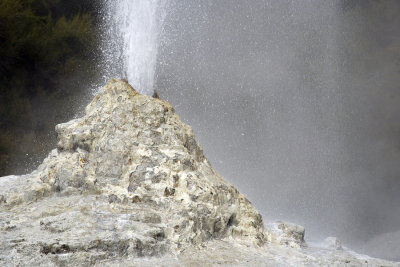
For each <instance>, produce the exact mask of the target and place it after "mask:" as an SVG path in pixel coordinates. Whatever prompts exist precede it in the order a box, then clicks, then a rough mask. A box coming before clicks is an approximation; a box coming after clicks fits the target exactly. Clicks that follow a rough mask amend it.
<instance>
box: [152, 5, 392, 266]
mask: <svg viewBox="0 0 400 267" xmlns="http://www.w3.org/2000/svg"><path fill="white" fill-rule="evenodd" d="M156 74H157V77H156V86H155V87H156V88H157V90H158V91H159V93H160V95H161V97H162V98H165V99H167V100H168V101H170V102H171V103H172V104H173V105H174V106H175V107H176V110H177V112H178V114H179V115H180V116H181V117H182V118H183V120H184V121H186V122H187V123H189V124H190V125H192V126H193V128H194V130H195V133H196V135H197V137H198V139H199V141H200V143H201V144H202V145H203V147H204V150H205V154H206V156H207V157H208V158H209V159H210V161H211V163H212V164H213V166H214V168H215V169H216V170H217V171H218V172H219V173H220V174H221V175H222V176H224V177H225V178H226V179H227V180H229V181H230V182H231V183H233V184H234V185H235V186H237V187H238V188H239V190H240V191H242V192H243V193H244V194H245V195H246V196H247V197H248V198H249V199H250V200H251V201H252V202H253V203H254V205H255V206H256V207H257V208H258V209H259V210H260V211H261V213H262V215H263V217H264V219H265V220H269V219H272V220H273V219H285V220H290V221H293V222H296V223H298V224H301V225H304V226H305V227H306V232H307V234H306V237H307V239H308V240H310V239H311V240H312V239H314V240H321V239H323V238H325V237H327V236H337V237H338V238H339V239H340V240H342V242H343V243H344V244H345V245H346V246H349V247H351V248H354V249H357V250H358V251H361V252H366V253H368V254H370V255H375V256H380V257H386V258H391V259H397V260H400V258H399V257H400V256H399V255H400V241H399V238H400V232H397V233H392V234H389V235H388V236H389V237H391V240H387V238H386V237H385V238H380V239H383V240H370V239H372V238H375V239H376V238H377V236H379V235H381V234H384V233H388V232H395V231H400V1H361V0H360V1H310V0H309V1H240V0H230V1H211V0H210V1H204V0H201V1H200V0H198V1H195V0H191V1H172V2H170V5H169V7H168V15H167V17H166V19H165V21H164V31H163V36H162V40H161V44H160V51H159V55H158V65H157V71H156ZM368 242H369V243H370V244H368Z"/></svg>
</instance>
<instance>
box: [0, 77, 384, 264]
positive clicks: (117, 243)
mask: <svg viewBox="0 0 400 267" xmlns="http://www.w3.org/2000/svg"><path fill="white" fill-rule="evenodd" d="M56 131H57V133H58V140H59V142H58V145H57V149H54V150H53V151H51V152H50V154H49V155H48V157H47V158H46V159H45V160H44V161H43V163H42V164H41V165H40V166H39V167H38V169H37V170H36V171H34V172H33V173H31V174H28V175H23V176H7V177H2V178H0V214H1V216H0V234H1V240H0V241H1V242H0V251H1V252H0V265H1V266H15V265H23V266H35V265H46V266H47V265H50V266H51V265H60V266H62V265H71V266H87V265H143V266H145V265H146V264H148V266H154V265H163V264H164V265H166V266H170V265H188V266H189V265H190V266H193V265H196V264H198V265H199V266H204V265H215V264H227V265H244V266H246V265H248V264H252V263H254V264H265V265H266V264H267V263H268V264H274V265H279V264H283V265H285V262H286V263H289V264H297V263H308V264H315V265H319V264H324V262H325V260H327V261H329V260H330V259H331V258H332V257H333V256H332V255H335V260H336V261H338V262H339V263H340V262H344V263H346V262H347V261H348V262H349V263H354V262H356V263H360V262H361V260H360V259H359V258H357V257H355V256H352V255H351V254H349V253H348V252H345V251H337V250H334V251H333V250H332V252H331V253H326V255H328V256H318V257H315V256H311V255H312V254H313V251H312V250H310V248H307V246H306V245H305V244H304V228H303V227H301V226H297V225H294V224H291V223H284V222H278V223H273V224H269V225H268V227H267V228H266V229H264V225H263V221H262V218H261V215H260V214H259V212H258V211H257V210H256V209H255V208H254V207H253V206H252V204H251V203H250V202H249V201H248V200H247V199H246V198H245V197H244V196H243V195H242V194H241V193H240V192H238V190H237V189H236V188H234V187H233V186H232V185H230V184H229V183H228V182H226V181H225V180H224V179H222V178H221V177H220V176H219V175H218V174H217V173H216V172H215V171H214V170H213V169H212V167H211V165H210V163H209V162H208V160H207V159H206V158H205V157H204V155H203V152H202V149H201V147H200V145H199V144H198V142H197V141H196V139H195V137H194V134H193V131H192V129H191V128H190V127H189V126H188V125H186V124H184V123H182V122H181V120H180V119H179V117H178V116H177V115H176V114H175V113H174V109H173V108H172V107H171V106H170V105H169V104H168V103H167V102H165V101H163V100H161V99H158V98H153V97H150V96H146V95H141V94H138V93H137V92H136V91H135V90H134V89H133V88H132V87H131V86H130V85H129V84H128V83H127V82H124V81H116V80H112V81H111V82H110V83H109V84H108V85H107V86H106V87H105V88H104V90H103V91H102V92H101V93H100V94H98V95H97V96H96V97H95V98H94V100H93V101H92V102H91V103H90V104H89V105H88V106H87V108H86V112H85V115H84V117H82V118H79V119H75V120H72V121H70V122H68V123H64V124H60V125H57V126H56ZM271 253H272V254H271ZM280 253H281V254H282V255H281V254H280ZM338 253H342V254H338ZM346 253H347V254H346ZM288 255H289V256H288ZM337 255H339V256H337ZM148 257H150V258H148ZM144 259H146V260H144ZM373 261H378V260H372V261H370V263H371V262H373ZM367 262H368V260H367ZM379 262H380V261H379Z"/></svg>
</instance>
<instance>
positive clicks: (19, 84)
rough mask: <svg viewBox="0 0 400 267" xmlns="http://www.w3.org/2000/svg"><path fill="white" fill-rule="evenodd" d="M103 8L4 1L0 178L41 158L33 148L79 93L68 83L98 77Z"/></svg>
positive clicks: (48, 0) (52, 0)
mask: <svg viewBox="0 0 400 267" xmlns="http://www.w3.org/2000/svg"><path fill="white" fill-rule="evenodd" d="M100 8H101V7H100V4H99V2H98V1H93V0H92V1H91V0H0V176H2V175H5V174H8V173H11V172H23V171H24V169H21V168H19V165H24V164H26V162H25V163H22V164H19V163H21V161H24V160H25V158H24V157H26V156H28V155H29V153H34V154H35V153H37V151H34V148H33V147H35V146H30V145H29V143H30V142H31V143H33V142H40V141H45V139H46V136H45V135H46V134H47V133H48V132H49V131H51V130H52V128H53V127H54V123H56V122H59V121H57V120H58V119H59V118H58V117H59V116H57V114H56V113H57V112H56V111H55V110H56V108H57V105H59V103H60V102H61V100H62V99H63V98H67V97H68V96H71V95H73V94H77V93H78V91H79V90H80V88H76V87H74V86H70V87H69V88H68V86H65V84H67V83H68V82H67V81H69V80H71V79H72V77H75V76H76V75H77V73H78V72H82V71H84V72H85V75H86V76H88V77H89V78H88V79H90V76H91V75H94V73H95V61H94V60H95V56H96V54H97V53H98V32H99V31H98V25H97V22H98V20H99V19H100V16H99V10H100ZM63 84H64V86H62V85H63ZM70 84H72V83H71V82H70ZM36 147H37V146H36ZM25 161H26V160H25Z"/></svg>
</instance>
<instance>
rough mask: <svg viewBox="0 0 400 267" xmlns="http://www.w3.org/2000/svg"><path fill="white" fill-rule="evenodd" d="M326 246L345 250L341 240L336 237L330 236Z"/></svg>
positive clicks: (325, 241)
mask: <svg viewBox="0 0 400 267" xmlns="http://www.w3.org/2000/svg"><path fill="white" fill-rule="evenodd" d="M324 245H325V246H326V247H327V248H330V249H336V250H339V249H343V248H342V244H341V242H340V240H339V239H337V238H336V237H334V236H329V237H327V238H325V239H324Z"/></svg>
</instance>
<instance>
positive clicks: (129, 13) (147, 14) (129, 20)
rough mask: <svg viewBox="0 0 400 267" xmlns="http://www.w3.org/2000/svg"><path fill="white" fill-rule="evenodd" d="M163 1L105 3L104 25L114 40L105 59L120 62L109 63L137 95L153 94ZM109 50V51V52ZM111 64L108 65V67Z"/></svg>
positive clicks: (163, 12)
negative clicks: (133, 88)
mask: <svg viewBox="0 0 400 267" xmlns="http://www.w3.org/2000/svg"><path fill="white" fill-rule="evenodd" d="M165 4H166V0H118V1H108V2H107V16H108V23H110V25H108V26H107V27H109V28H110V29H112V31H113V32H112V33H110V37H111V36H112V38H116V40H114V45H115V46H116V47H113V48H112V49H114V53H110V51H108V52H106V53H110V54H109V57H112V58H113V59H114V58H115V56H116V54H119V55H118V56H117V58H120V62H115V61H114V60H112V59H111V60H110V64H113V65H115V64H117V65H118V64H119V66H114V71H111V72H115V69H119V72H120V73H118V74H119V75H120V76H121V77H124V78H126V79H128V81H129V82H130V83H131V84H132V85H133V86H134V87H135V88H136V89H137V90H138V91H139V92H141V93H145V94H151V93H152V92H153V89H154V88H153V84H154V74H155V68H156V59H157V51H158V45H159V40H158V39H159V35H160V31H161V29H162V22H163V19H164V17H165V8H164V7H165ZM109 49H110V48H109ZM111 61H112V63H111Z"/></svg>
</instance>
